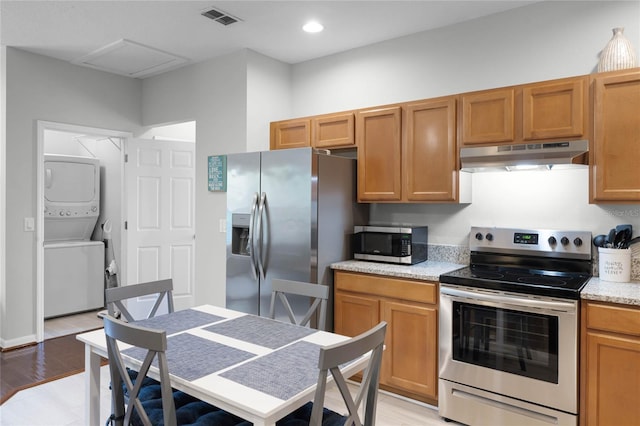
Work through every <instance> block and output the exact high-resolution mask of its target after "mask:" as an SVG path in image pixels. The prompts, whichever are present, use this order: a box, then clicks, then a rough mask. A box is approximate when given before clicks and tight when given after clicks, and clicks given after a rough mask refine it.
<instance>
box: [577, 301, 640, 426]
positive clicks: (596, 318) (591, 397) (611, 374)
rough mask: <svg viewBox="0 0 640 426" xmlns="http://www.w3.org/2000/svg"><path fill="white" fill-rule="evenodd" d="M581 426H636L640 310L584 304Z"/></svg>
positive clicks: (638, 421) (639, 417) (639, 391)
mask: <svg viewBox="0 0 640 426" xmlns="http://www.w3.org/2000/svg"><path fill="white" fill-rule="evenodd" d="M581 323H582V343H581V385H580V388H581V392H580V425H581V426H592V425H593V426H595V425H600V426H607V425H640V307H631V306H627V305H614V304H609V303H601V302H590V301H587V302H583V305H582V320H581Z"/></svg>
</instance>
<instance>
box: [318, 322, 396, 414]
mask: <svg viewBox="0 0 640 426" xmlns="http://www.w3.org/2000/svg"><path fill="white" fill-rule="evenodd" d="M386 331H387V323H386V322H385V321H382V322H381V323H380V324H378V325H376V326H375V327H373V328H372V329H371V330H368V331H366V332H364V333H362V334H360V335H358V336H356V337H353V338H351V339H349V340H347V341H345V342H342V343H337V344H335V345H332V346H328V347H325V348H321V349H320V359H319V361H318V368H319V369H320V373H319V375H318V387H317V388H316V393H315V397H314V401H313V409H312V412H311V419H310V420H311V421H310V425H312V426H320V425H321V424H322V411H323V406H324V395H325V390H326V386H327V375H328V372H329V371H330V372H331V375H332V376H333V378H334V380H335V382H336V384H337V386H338V389H339V390H340V394H341V395H342V399H343V400H344V403H345V405H346V407H347V409H348V410H349V413H348V414H349V416H348V418H347V422H346V423H345V424H348V425H351V424H355V425H356V426H361V425H362V424H364V425H366V426H373V425H375V421H376V406H377V403H378V385H379V383H380V365H381V362H382V351H383V350H384V336H385V333H386ZM369 351H371V358H369V362H368V363H367V366H366V367H365V370H364V373H363V375H362V381H361V382H360V387H359V388H358V391H357V393H356V396H355V398H353V397H352V395H351V392H350V391H349V387H348V386H347V382H346V380H345V378H344V376H343V375H342V373H341V372H340V366H341V365H342V364H345V363H347V362H349V361H352V360H355V359H357V358H358V357H360V356H362V355H364V354H366V353H367V352H369ZM365 397H366V404H365V412H364V413H365V415H364V423H362V421H361V419H360V416H359V414H358V410H359V408H360V405H361V403H362V401H363V400H365Z"/></svg>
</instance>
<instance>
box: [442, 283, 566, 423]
mask: <svg viewBox="0 0 640 426" xmlns="http://www.w3.org/2000/svg"><path fill="white" fill-rule="evenodd" d="M577 305H578V304H577V301H573V300H559V299H550V298H543V297H537V296H536V297H533V296H527V295H519V294H513V293H509V294H506V293H502V292H498V291H490V290H484V289H476V288H469V287H462V286H453V285H447V284H441V287H440V318H439V319H440V321H439V324H440V326H439V340H440V349H439V357H440V378H441V379H445V380H449V381H452V382H456V383H460V384H463V385H468V386H471V387H474V388H479V389H482V390H485V391H488V392H493V393H496V394H500V395H504V396H506V397H510V398H515V399H518V400H522V401H527V402H530V403H533V404H539V405H543V406H546V407H550V408H554V409H557V410H562V411H565V412H567V413H572V414H577V412H578V402H577V401H578V392H577V389H578V387H577V386H578V381H577V374H578V369H577V359H578V352H577V351H578V336H577V332H578V322H577V309H578V306H577Z"/></svg>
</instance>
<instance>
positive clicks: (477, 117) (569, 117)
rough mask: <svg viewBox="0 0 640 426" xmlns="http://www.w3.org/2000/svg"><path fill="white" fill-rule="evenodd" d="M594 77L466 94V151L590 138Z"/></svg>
mask: <svg viewBox="0 0 640 426" xmlns="http://www.w3.org/2000/svg"><path fill="white" fill-rule="evenodd" d="M588 79H589V77H588V76H581V77H571V78H564V79H559V80H549V81H543V82H539V83H532V84H524V85H519V86H512V87H505V88H501V89H492V90H484V91H481V92H472V93H465V94H462V95H460V99H461V103H462V107H461V109H462V114H461V117H460V133H461V136H460V142H461V144H462V145H463V146H475V145H489V144H513V143H527V142H530V141H562V140H575V139H588V137H589V91H588V85H589V80H588Z"/></svg>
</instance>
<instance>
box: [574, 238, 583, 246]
mask: <svg viewBox="0 0 640 426" xmlns="http://www.w3.org/2000/svg"><path fill="white" fill-rule="evenodd" d="M573 244H575V245H576V247H580V246H581V245H582V238H580V237H576V239H575V240H573Z"/></svg>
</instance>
